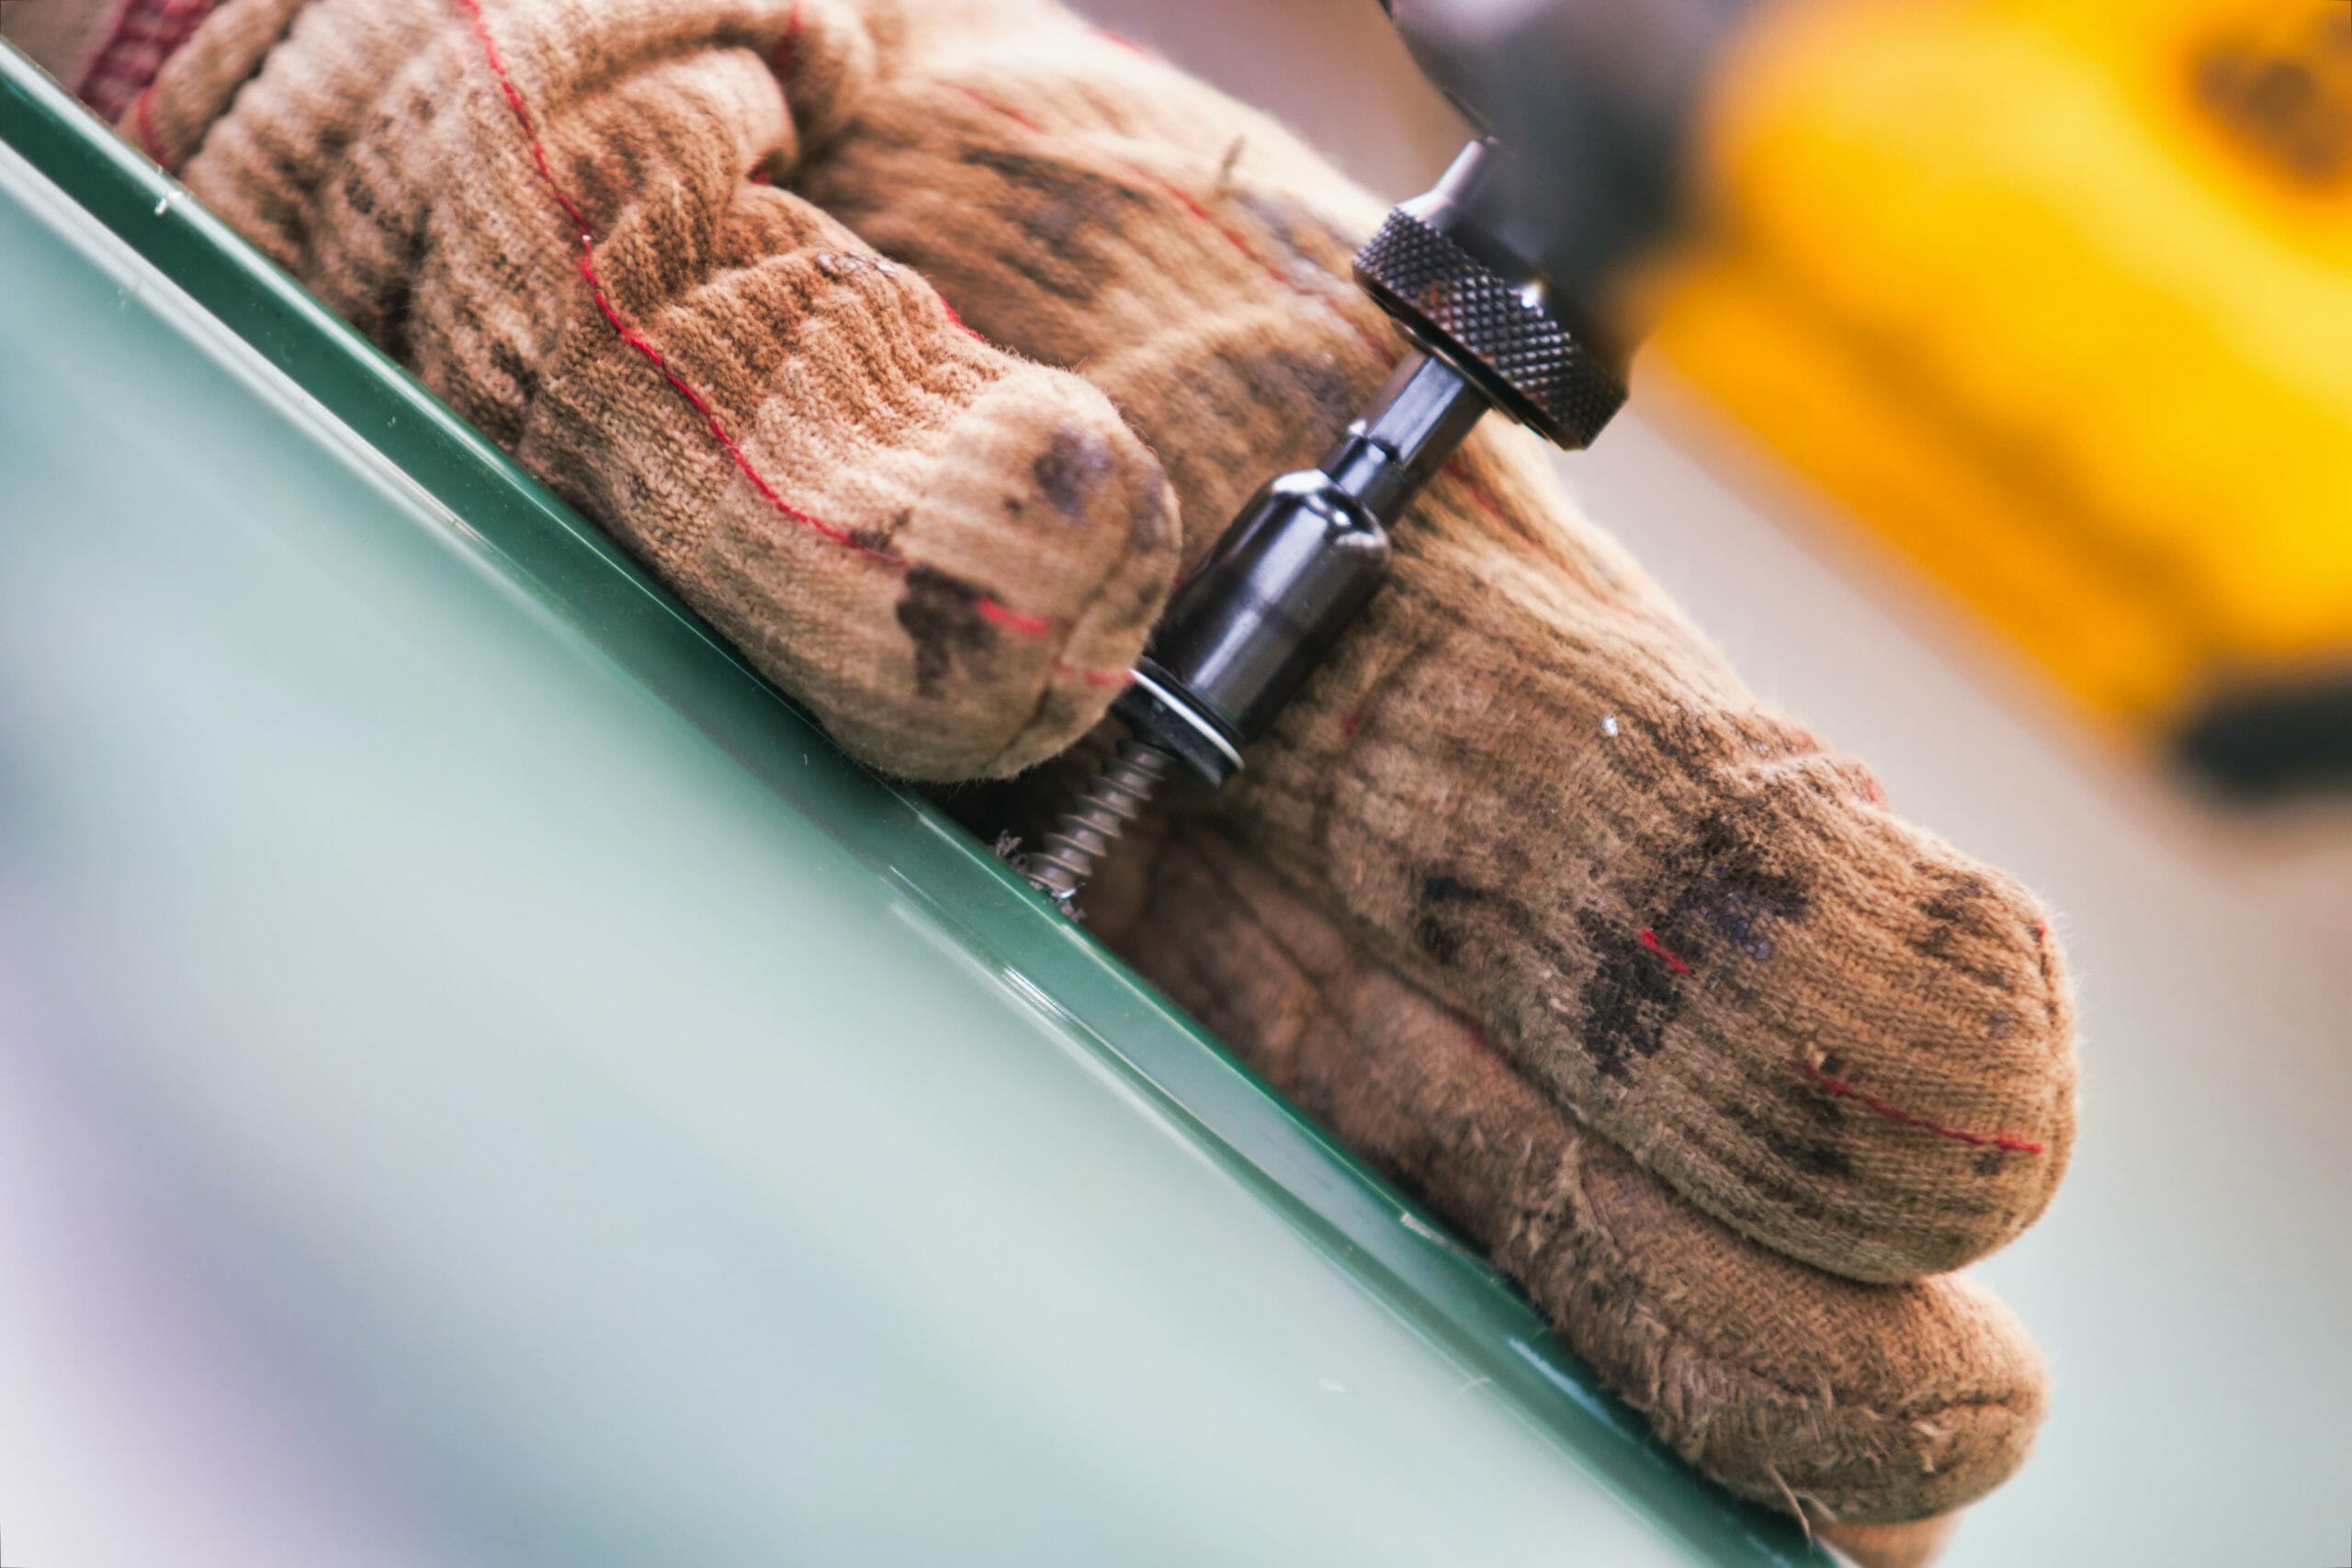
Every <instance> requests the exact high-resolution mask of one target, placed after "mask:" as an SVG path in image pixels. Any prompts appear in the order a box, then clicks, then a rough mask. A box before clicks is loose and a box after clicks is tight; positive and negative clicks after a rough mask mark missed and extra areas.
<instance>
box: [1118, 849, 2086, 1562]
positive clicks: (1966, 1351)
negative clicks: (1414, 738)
mask: <svg viewBox="0 0 2352 1568" xmlns="http://www.w3.org/2000/svg"><path fill="white" fill-rule="evenodd" d="M1111 891H1112V893H1113V894H1114V897H1111V898H1109V899H1098V900H1096V903H1095V906H1094V908H1093V914H1094V918H1095V919H1096V920H1097V921H1098V922H1102V923H1105V924H1106V925H1107V926H1108V927H1110V928H1111V929H1112V930H1113V931H1114V935H1115V937H1116V939H1117V940H1120V941H1122V942H1124V943H1125V945H1126V946H1127V947H1128V949H1129V950H1130V951H1131V952H1132V953H1134V954H1135V955H1136V963H1137V964H1138V966H1139V967H1141V968H1142V969H1143V971H1144V972H1145V973H1146V974H1147V975H1148V976H1151V977H1152V978H1153V980H1154V981H1155V982H1157V983H1158V984H1159V986H1161V987H1163V988H1164V989H1166V990H1167V991H1168V993H1169V994H1170V996H1171V997H1173V998H1175V999H1176V1000H1177V1001H1178V1002H1180V1003H1181V1004H1182V1005H1184V1006H1185V1007H1187V1008H1190V1009H1192V1010H1193V1011H1194V1012H1195V1013H1197V1014H1198V1016H1200V1017H1201V1019H1202V1020H1203V1021H1204V1022H1206V1023H1208V1024H1209V1025H1210V1026H1211V1027H1212V1028H1215V1029H1216V1030H1218V1031H1219V1032H1221V1033H1223V1034H1224V1035H1225V1037H1226V1038H1227V1039H1230V1040H1234V1041H1237V1042H1245V1043H1246V1045H1245V1046H1244V1047H1243V1055H1246V1056H1247V1057H1248V1058H1249V1060H1250V1063H1251V1065H1252V1066H1255V1067H1256V1068H1257V1069H1258V1070H1259V1071H1260V1072H1261V1073H1263V1074H1264V1075H1265V1076H1266V1077H1268V1078H1270V1079H1271V1080H1272V1082H1273V1083H1274V1084H1275V1085H1276V1086H1277V1087H1278V1088H1280V1089H1283V1091H1284V1092H1285V1093H1286V1094H1288V1095H1289V1096H1291V1097H1292V1098H1293V1099H1295V1100H1297V1101H1298V1102H1299V1104H1301V1105H1302V1106H1303V1107H1304V1108H1305V1109H1306V1110H1307V1111H1310V1112H1311V1113H1312V1114H1314V1115H1315V1116H1316V1117H1317V1119H1318V1120H1320V1121H1322V1122H1324V1123H1325V1124H1326V1125H1328V1126H1329V1127H1330V1128H1331V1129H1332V1131H1333V1132H1335V1133H1336V1134H1339V1135H1340V1138H1341V1139H1342V1140H1343V1141H1345V1142H1346V1143H1347V1144H1348V1145H1350V1146H1351V1147H1353V1148H1355V1149H1356V1150H1358V1151H1359V1152H1361V1153H1362V1154H1363V1156H1365V1157H1366V1158H1368V1159H1370V1160H1371V1161H1372V1162H1373V1163H1374V1165H1376V1166H1378V1167H1379V1168H1381V1169H1382V1170H1383V1171H1384V1172H1385V1173H1386V1174H1387V1175H1389V1176H1390V1177H1391V1178H1393V1179H1395V1180H1396V1181H1397V1183H1398V1184H1399V1185H1400V1186H1402V1187H1404V1188H1405V1189H1406V1190H1408V1192H1411V1193H1413V1194H1415V1195H1416V1196H1417V1197H1419V1198H1420V1199H1421V1200H1422V1201H1425V1202H1426V1203H1428V1204H1429V1206H1430V1207H1431V1208H1432V1209H1433V1210H1435V1211H1436V1212H1437V1213H1439V1214H1440V1215H1441V1216H1442V1218H1443V1219H1444V1220H1445V1221H1446V1222H1447V1223H1448V1224H1452V1225H1453V1226H1454V1227H1455V1228H1456V1229H1458V1230H1459V1231H1460V1232H1461V1233H1462V1234H1463V1235H1464V1236H1465V1237H1466V1238H1468V1239H1469V1240H1470V1241H1471V1242H1473V1243H1475V1244H1476V1246H1477V1247H1479V1248H1480V1249H1482V1250H1483V1251H1485V1252H1486V1253H1487V1254H1488V1255H1489V1256H1490V1257H1492V1258H1494V1259H1495V1260H1496V1262H1498V1264H1500V1265H1501V1266H1502V1267H1504V1268H1505V1269H1509V1270H1510V1273H1511V1274H1512V1275H1513V1277H1514V1278H1516V1279H1517V1280H1520V1282H1521V1285H1522V1286H1523V1287H1524V1288H1525V1289H1526V1291H1527V1292H1528V1294H1529V1296H1530V1298H1531V1299H1532V1301H1533V1302H1534V1303H1535V1304H1536V1305H1537V1307H1538V1308H1539V1309H1540V1310H1541V1311H1542V1312H1543V1313H1544V1315H1545V1316H1546V1317H1547V1318H1548V1319H1549V1320H1550V1321H1551V1322H1552V1323H1553V1324H1554V1325H1555V1326H1556V1327H1557V1329H1558V1331H1559V1332H1560V1334H1561V1337H1563V1338H1564V1339H1565V1340H1566V1342H1567V1344H1568V1346H1569V1347H1570V1348H1572V1349H1573V1350H1574V1351H1575V1352H1576V1353H1577V1355H1578V1356H1579V1357H1581V1358H1582V1359H1585V1360H1587V1361H1588V1362H1589V1363H1590V1364H1591V1365H1592V1366H1593V1368H1594V1369H1595V1370H1596V1371H1598V1372H1599V1373H1600V1377H1601V1379H1602V1381H1603V1382H1606V1383H1607V1384H1608V1385H1609V1386H1610V1387H1611V1389H1612V1390H1613V1391H1614V1392H1616V1393H1618V1394H1619V1395H1621V1396H1622V1397H1623V1398H1624V1399H1625V1400H1626V1401H1627V1402H1628V1403H1629V1404H1633V1405H1634V1406H1635V1407H1636V1408H1638V1409H1640V1410H1641V1411H1643V1412H1644V1413H1645V1415H1646V1416H1648V1417H1649V1419H1650V1421H1651V1423H1652V1425H1653V1426H1654V1427H1656V1428H1657V1432H1658V1434H1659V1436H1660V1437H1661V1438H1663V1439H1664V1440H1665V1441H1666V1442H1667V1443H1668V1444H1669V1445H1670V1446H1672V1447H1673V1448H1674V1449H1676V1450H1678V1451H1679V1452H1680V1453H1681V1454H1682V1455H1683V1456H1684V1457H1685V1458H1687V1459H1689V1460H1690V1461H1691V1462H1692V1463H1694V1464H1695V1465H1697V1466H1698V1467H1699V1468H1700V1469H1701V1470H1702V1471H1703V1472H1705V1473H1707V1474H1708V1475H1710V1476H1711V1477H1713V1479H1714V1480H1716V1481H1717V1482H1719V1483H1722V1484H1723V1485H1724V1486H1726V1487H1728V1488H1730V1489H1731V1490H1732V1491H1734V1492H1736V1493H1738V1494H1739V1495H1742V1496H1745V1497H1747V1498H1750V1499H1752V1500H1754V1501H1756V1502H1758V1503H1762V1504H1764V1505H1766V1506H1770V1507H1774V1508H1779V1509H1782V1510H1790V1509H1793V1508H1795V1507H1797V1506H1800V1505H1802V1506H1803V1507H1804V1511H1805V1513H1806V1514H1807V1515H1808V1516H1809V1517H1812V1518H1813V1519H1814V1520H1815V1521H1816V1522H1825V1523H1826V1522H1829V1521H1833V1520H1836V1521H1846V1522H1849V1523H1860V1524H1869V1523H1894V1522H1902V1521H1908V1520H1914V1519H1920V1518H1925V1517H1930V1516H1933V1515H1939V1514H1943V1513H1946V1512H1949V1511H1950V1510H1951V1509H1954V1508H1957V1507H1960V1506H1964V1505H1965V1504H1967V1503H1969V1502H1972V1501H1973V1500H1974V1499H1975V1498H1977V1497H1979V1496H1981V1495H1984V1494H1985V1492H1987V1491H1989V1490H1990V1489H1991V1488H1992V1487H1993V1486H1995V1485H1996V1484H1997V1483H1999V1482H2000V1481H2001V1480H2003V1479H2004V1478H2005V1477H2007V1475H2008V1474H2009V1473H2010V1472H2011V1471H2013V1470H2014V1469H2015V1468H2016V1466H2017V1465H2018V1463H2019V1462H2020V1461H2022V1459H2023V1458H2024V1455H2025V1452H2026V1450H2027V1448H2028V1446H2029V1445H2030V1441H2031V1438H2032V1435H2033V1432H2034V1429H2035V1427H2036V1425H2037V1423H2038V1422H2039V1420H2040V1418H2041V1410H2042V1405H2043V1377H2042V1371H2041V1362H2040V1359H2039V1358H2038V1357H2037V1355H2036V1354H2035V1352H2034V1349H2033V1347H2032V1344H2031V1342H2030V1340H2029V1339H2028V1338H2027V1337H2026V1336H2025V1333H2024V1331H2023V1329H2022V1328H2021V1327H2020V1326H2019V1325H2018V1323H2017V1321H2016V1319H2015V1318H2014V1317H2013V1316H2011V1315H2010V1314H2008V1312H2007V1311H2006V1310H2005V1309H2004V1308H2003V1307H2002V1306H2001V1305H2000V1304H1999V1303H1997V1302H1996V1301H1995V1300H1994V1299H1993V1298H1992V1297H1991V1296H1990V1295H1988V1294H1986V1293H1985V1292H1982V1291H1981V1290H1979V1289H1977V1288H1976V1287H1974V1286H1973V1284H1971V1283H1970V1282H1969V1281H1967V1280H1963V1279H1961V1278H1959V1277H1957V1276H1951V1275H1945V1276H1938V1277H1935V1278H1931V1279H1928V1280H1919V1281H1917V1282H1915V1283H1911V1284H1906V1285H1900V1286H1881V1285H1865V1284H1861V1283H1858V1282H1856V1281H1853V1280H1845V1279H1841V1278H1838V1277H1837V1276H1835V1275H1831V1274H1826V1273H1824V1272H1821V1271H1820V1270H1817V1269H1811V1268H1808V1267H1806V1266H1804V1265H1803V1264H1799V1263H1796V1262H1793V1261H1792V1260H1791V1259H1789V1258H1783V1257H1781V1256H1780V1255H1779V1254H1777V1253H1775V1252H1772V1251H1770V1250H1768V1249H1766V1248H1764V1247H1758V1246H1757V1245H1756V1244H1754V1243H1752V1242H1749V1241H1747V1240H1746V1239H1745V1238H1743V1237H1741V1236H1740V1235H1736V1233H1734V1232H1733V1231H1731V1230H1729V1229H1728V1228H1726V1227H1725V1226H1724V1225H1722V1224H1717V1223H1716V1222H1715V1221H1713V1220H1711V1219H1709V1218H1708V1217H1706V1216H1705V1215H1703V1214H1702V1213H1699V1212H1698V1211H1697V1210H1695V1209H1693V1208H1691V1206H1690V1205H1689V1204H1687V1203H1685V1202H1683V1201H1681V1200H1679V1198H1677V1197H1676V1196H1675V1195H1674V1194H1673V1192H1672V1191H1670V1190H1668V1188H1667V1187H1665V1186H1664V1185H1663V1184H1662V1183H1660V1182H1659V1181H1657V1179H1655V1178H1653V1177H1651V1176H1650V1175H1648V1174H1647V1173H1646V1172H1645V1171H1643V1170H1642V1169H1641V1168H1640V1167H1638V1166H1637V1165H1635V1164H1634V1162H1633V1161H1632V1160H1631V1159H1629V1158H1628V1157H1627V1156H1625V1155H1624V1154H1623V1153H1622V1152H1621V1151H1619V1150H1618V1149H1616V1148H1615V1147H1614V1146H1612V1145H1610V1144H1609V1143H1607V1142H1606V1141H1605V1140H1602V1139H1600V1138H1596V1137H1593V1136H1591V1135H1589V1134H1588V1133H1586V1132H1585V1130H1584V1129H1583V1128H1582V1127H1581V1126H1580V1125H1579V1124H1578V1123H1577V1121H1576V1120H1575V1118H1573V1117H1572V1116H1570V1115H1568V1114H1566V1113H1565V1112H1564V1111H1562V1110H1561V1109H1560V1108H1559V1106H1558V1105H1557V1104H1556V1103H1555V1101H1554V1100H1552V1099H1551V1098H1549V1097H1548V1096H1547V1095H1546V1094H1544V1092H1543V1091H1542V1089H1540V1088H1539V1087H1538V1086H1537V1085H1535V1084H1533V1083H1531V1082H1530V1081H1528V1079H1527V1078H1526V1077H1524V1076H1523V1075H1521V1073H1520V1072H1518V1071H1517V1070H1515V1069H1514V1068H1513V1066H1511V1065H1510V1063H1509V1062H1508V1061H1507V1060H1505V1059H1504V1058H1503V1057H1502V1056H1501V1055H1498V1054H1497V1053H1496V1052H1495V1051H1494V1050H1493V1049H1492V1048H1491V1047H1490V1046H1489V1045H1488V1044H1487V1042H1486V1041H1485V1039H1484V1037H1483V1034H1482V1032H1481V1031H1480V1030H1478V1029H1477V1027H1476V1025H1475V1024H1473V1023H1471V1022H1470V1021H1468V1020H1467V1019H1465V1018H1464V1017H1463V1016H1462V1015H1461V1014H1460V1013H1458V1012H1455V1011H1453V1010H1449V1009H1447V1008H1446V1007H1444V1006H1443V1005H1442V1003H1440V1002H1439V1001H1438V1000H1437V999H1435V998H1431V997H1430V996H1429V995H1427V994H1426V993H1424V992H1421V991H1419V990H1418V989H1416V988H1415V987H1411V986H1409V985H1408V984H1407V983H1405V982H1404V981H1402V980H1400V979H1399V978H1397V976H1395V975H1394V974H1393V973H1392V972H1391V971H1390V970H1389V969H1388V968H1387V967H1386V966H1385V964H1382V963H1381V962H1380V961H1379V960H1378V959H1377V958H1376V957H1375V956H1374V955H1373V954H1370V953H1366V952H1365V951H1364V950H1363V948H1362V947H1361V946H1359V945H1357V944H1355V943H1353V942H1351V941H1350V940H1349V939H1348V938H1347V936H1346V935H1345V933H1344V932H1343V931H1341V929H1340V927H1339V926H1338V925H1337V924H1336V923H1335V922H1333V921H1332V920H1331V919H1329V917H1328V916H1327V915H1324V914H1322V913H1320V912H1318V911H1317V909H1316V908H1315V906H1314V903H1313V901H1312V900H1311V899H1309V898H1307V897H1302V896H1301V895H1300V893H1299V892H1298V891H1297V890H1295V889H1294V888H1292V887H1291V886H1288V885H1287V884H1285V883H1284V882H1283V879H1282V878H1281V877H1279V876H1278V875H1277V874H1274V873H1272V872H1271V871H1269V870H1268V869H1267V868H1266V867H1265V865H1264V864H1263V863H1262V861H1261V858H1260V857H1258V856H1256V855H1255V854H1253V853H1251V852H1250V851H1248V850H1247V849H1246V848H1244V847H1242V846H1241V845H1239V844H1238V843H1237V842H1235V841H1233V840H1231V839H1230V838H1229V837H1227V835H1226V834H1225V833H1224V832H1223V830H1222V829H1219V828H1218V827H1216V825H1212V824H1204V823H1193V824H1186V825H1180V826H1178V827H1177V828H1176V829H1174V831H1173V833H1172V835H1171V836H1170V838H1169V839H1168V840H1167V841H1166V842H1165V844H1164V845H1163V846H1161V847H1160V848H1159V851H1158V852H1157V853H1156V854H1154V855H1153V857H1152V859H1151V864H1150V868H1149V870H1148V873H1147V874H1145V877H1144V879H1143V883H1142V886H1141V888H1140V891H1139V892H1138V893H1137V894H1136V895H1135V896H1132V897H1123V896H1119V895H1118V890H1116V889H1113V890H1111Z"/></svg>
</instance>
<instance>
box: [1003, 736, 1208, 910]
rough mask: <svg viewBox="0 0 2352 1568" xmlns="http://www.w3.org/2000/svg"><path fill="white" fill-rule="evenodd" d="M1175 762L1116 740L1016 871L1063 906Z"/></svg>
mask: <svg viewBox="0 0 2352 1568" xmlns="http://www.w3.org/2000/svg"><path fill="white" fill-rule="evenodd" d="M1175 760H1176V759H1175V757H1174V756H1173V755H1171V754H1170V753H1169V752H1167V751H1163V750H1160V749H1159V747H1157V746H1154V745H1152V744H1151V743H1150V742H1148V741H1144V740H1125V741H1122V742H1120V744H1119V751H1118V755H1117V756H1115V757H1114V758H1113V759H1112V760H1111V761H1109V762H1108V763H1106V764H1104V766H1103V771H1102V772H1101V773H1097V774H1095V775H1094V782H1093V783H1091V784H1088V785H1087V786H1086V788H1085V789H1084V790H1082V791H1080V794H1079V796H1078V798H1077V799H1076V800H1074V801H1072V802H1071V803H1070V807H1069V810H1067V811H1065V812H1063V813H1062V815H1061V817H1060V818H1059V819H1058V820H1057V821H1056V822H1055V824H1054V826H1053V828H1052V829H1050V830H1049V831H1047V832H1046V835H1045V837H1044V839H1043V840H1042V843H1041V846H1040V847H1039V848H1038V849H1037V850H1036V851H1035V852H1032V853H1029V854H1025V855H1023V856H1022V857H1021V874H1023V876H1026V877H1027V878H1028V879H1029V886H1032V887H1035V889H1036V890H1037V891H1038V892H1040V893H1043V894H1044V895H1045V896H1046V897H1048V898H1051V899H1052V900H1053V901H1054V902H1055V903H1057V904H1059V905H1061V906H1062V907H1063V908H1069V904H1070V901H1071V900H1072V899H1074V898H1076V897H1078V893H1079V889H1080V888H1081V887H1084V886H1086V883H1087V879H1088V878H1089V877H1091V876H1092V875H1093V874H1094V866H1095V863H1097V862H1098V861H1100V860H1101V859H1102V858H1103V856H1104V855H1105V854H1107V853H1109V852H1110V849H1111V845H1112V844H1113V842H1114V841H1115V840H1117V838H1118V837H1119V835H1120V834H1121V833H1123V832H1125V830H1126V827H1127V824H1128V823H1130V822H1133V821H1134V820H1135V819H1136V817H1137V816H1139V815H1140V814H1141V813H1142V811H1143V808H1144V806H1145V805H1146V803H1148V801H1149V800H1150V799H1151V796H1152V792H1153V791H1154V790H1156V789H1158V788H1159V783H1160V781H1161V780H1162V779H1164V778H1166V777H1167V776H1168V769H1169V765H1170V763H1172V762H1174V761H1175Z"/></svg>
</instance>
